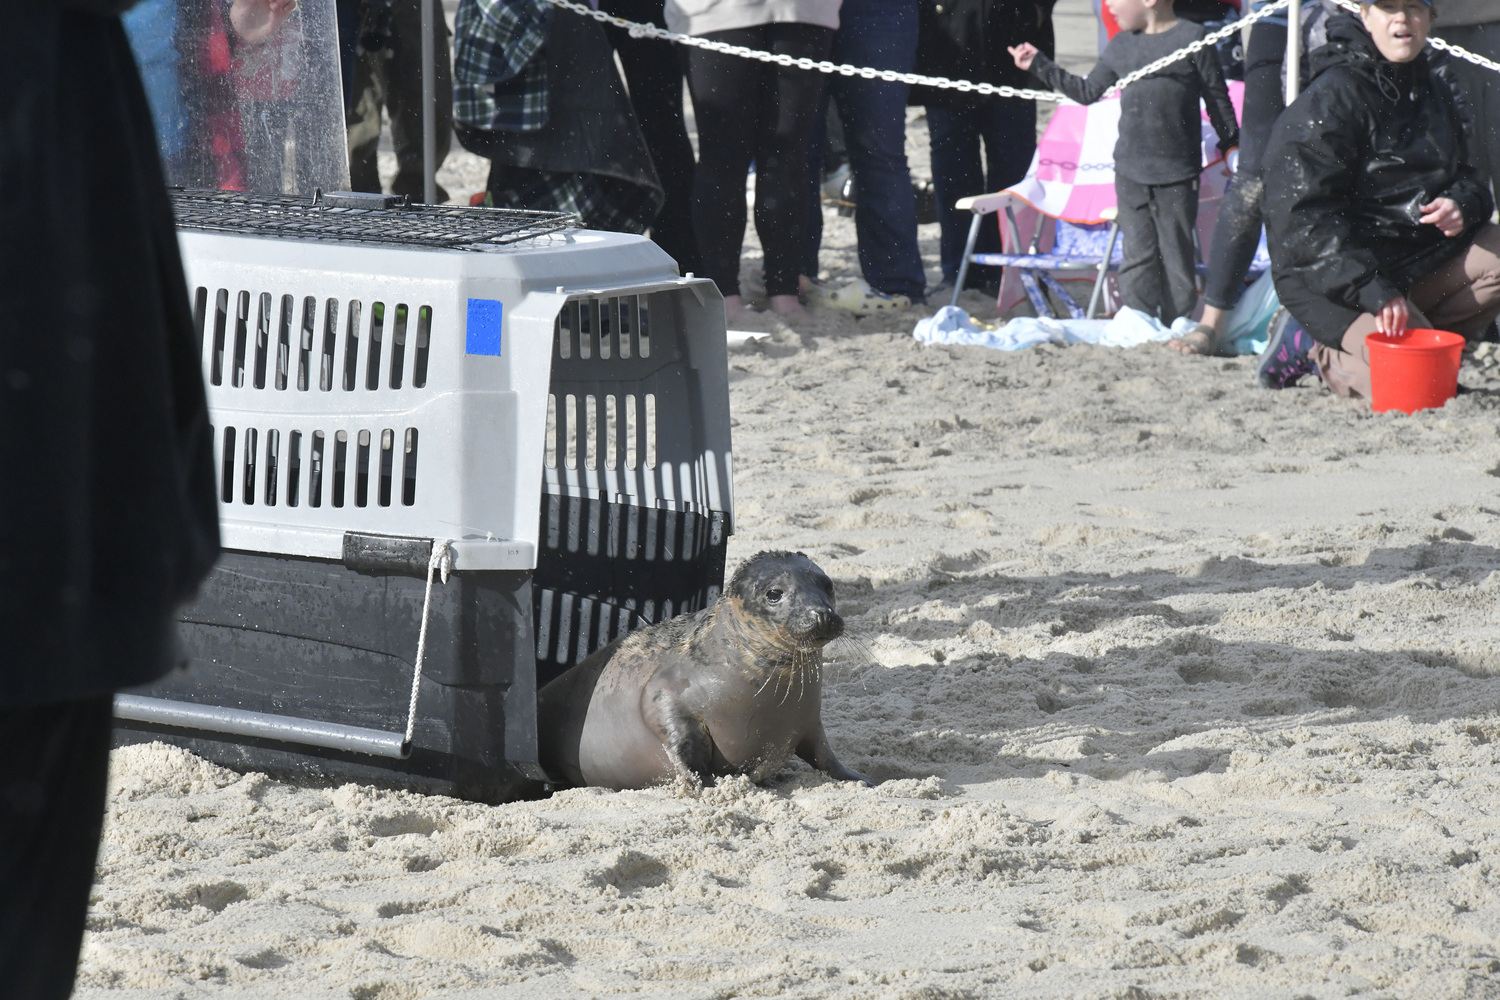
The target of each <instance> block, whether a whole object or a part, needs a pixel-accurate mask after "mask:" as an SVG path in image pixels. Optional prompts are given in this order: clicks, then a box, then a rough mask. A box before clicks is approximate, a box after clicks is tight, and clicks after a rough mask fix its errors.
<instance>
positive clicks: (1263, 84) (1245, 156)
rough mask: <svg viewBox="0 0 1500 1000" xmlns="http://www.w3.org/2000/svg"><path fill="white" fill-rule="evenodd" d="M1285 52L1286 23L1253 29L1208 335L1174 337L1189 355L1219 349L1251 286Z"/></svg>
mask: <svg viewBox="0 0 1500 1000" xmlns="http://www.w3.org/2000/svg"><path fill="white" fill-rule="evenodd" d="M1285 55H1286V28H1285V27H1283V26H1281V25H1278V24H1267V23H1265V22H1261V23H1259V24H1256V25H1255V26H1254V27H1253V28H1251V29H1250V43H1249V45H1248V46H1246V49H1245V102H1244V112H1243V116H1242V118H1241V121H1240V155H1239V166H1238V168H1237V172H1236V174H1235V176H1234V180H1232V181H1231V182H1230V184H1229V190H1227V191H1226V192H1225V193H1224V200H1223V202H1222V203H1221V204H1220V206H1219V218H1218V220H1217V221H1216V222H1215V223H1214V235H1213V242H1212V243H1210V244H1209V249H1208V253H1209V262H1208V263H1209V266H1208V279H1207V283H1206V286H1205V288H1204V293H1203V302H1204V305H1203V322H1202V323H1201V324H1200V330H1202V331H1203V334H1202V336H1201V337H1200V338H1198V339H1197V340H1188V339H1186V338H1184V339H1182V340H1174V341H1172V342H1171V344H1172V346H1174V347H1176V348H1177V349H1178V350H1179V351H1182V352H1183V353H1185V354H1207V353H1211V352H1212V351H1213V350H1214V349H1215V347H1216V346H1217V341H1218V338H1219V337H1220V335H1222V334H1223V332H1224V322H1225V320H1226V319H1227V318H1228V316H1229V311H1230V310H1231V309H1233V308H1234V305H1235V303H1236V302H1238V301H1239V298H1240V295H1241V293H1242V292H1243V291H1244V289H1245V272H1246V271H1248V270H1249V268H1250V262H1251V261H1252V260H1253V259H1254V258H1255V250H1256V248H1257V247H1258V246H1259V245H1260V230H1261V224H1262V221H1263V219H1262V215H1261V197H1262V195H1263V193H1264V190H1265V187H1264V184H1263V182H1262V181H1261V175H1260V165H1261V159H1262V157H1263V156H1264V155H1265V148H1266V143H1267V142H1268V141H1269V140H1270V137H1271V126H1273V125H1274V124H1276V116H1277V115H1279V114H1281V111H1282V109H1283V108H1284V107H1285V103H1284V102H1283V100H1282V96H1283V94H1282V86H1281V64H1282V61H1283V60H1284V58H1285ZM1194 332H1195V333H1198V332H1199V331H1194Z"/></svg>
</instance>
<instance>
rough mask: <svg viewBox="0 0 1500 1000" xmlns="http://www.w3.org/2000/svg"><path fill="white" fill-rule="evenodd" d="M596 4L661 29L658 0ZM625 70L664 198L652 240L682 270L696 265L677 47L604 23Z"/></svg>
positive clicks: (662, 21) (689, 147)
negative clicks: (633, 35)
mask: <svg viewBox="0 0 1500 1000" xmlns="http://www.w3.org/2000/svg"><path fill="white" fill-rule="evenodd" d="M599 9H600V10H603V11H607V12H608V13H611V14H615V15H617V16H619V17H623V18H625V19H626V20H629V21H637V22H640V23H645V24H654V25H656V26H657V27H659V28H665V27H666V26H667V22H666V20H665V18H664V17H663V16H662V0H603V2H601V3H600V5H599ZM605 30H606V32H607V33H608V35H609V40H610V44H611V45H613V46H614V48H615V51H616V52H617V53H618V54H619V56H620V65H621V66H623V67H624V69H625V85H626V87H627V88H628V89H629V91H630V104H631V106H632V107H633V108H634V109H635V117H636V120H637V121H638V122H639V123H640V126H641V134H642V135H643V136H644V137H645V139H646V148H647V149H649V150H650V151H651V161H652V163H653V164H654V165H655V166H656V176H657V177H658V178H659V179H660V180H661V186H662V192H663V193H664V194H665V195H666V200H665V201H664V202H663V203H662V206H661V211H660V212H659V213H658V214H657V216H656V221H655V222H654V223H652V225H651V239H652V240H653V241H655V243H656V245H657V246H659V247H661V248H662V249H663V250H665V251H666V252H667V253H668V254H670V255H671V256H672V259H673V260H675V261H677V267H678V268H679V269H680V270H681V271H682V272H683V273H684V274H686V273H687V272H689V271H693V272H697V271H698V270H699V269H700V266H701V265H700V264H699V261H698V243H697V240H695V239H694V238H693V144H692V143H691V142H690V141H689V140H688V134H687V123H686V119H685V118H684V116H683V113H682V65H683V64H682V59H681V52H680V51H679V50H678V48H677V47H676V46H674V45H673V44H672V43H671V42H663V41H660V40H657V39H652V38H631V37H630V34H629V32H626V31H624V30H623V29H620V28H614V27H606V29H605Z"/></svg>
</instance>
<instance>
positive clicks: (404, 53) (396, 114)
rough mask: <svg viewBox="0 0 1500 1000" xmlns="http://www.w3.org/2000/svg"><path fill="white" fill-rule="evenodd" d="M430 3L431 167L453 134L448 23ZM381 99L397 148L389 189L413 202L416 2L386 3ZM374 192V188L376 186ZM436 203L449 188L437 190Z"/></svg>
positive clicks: (416, 179)
mask: <svg viewBox="0 0 1500 1000" xmlns="http://www.w3.org/2000/svg"><path fill="white" fill-rule="evenodd" d="M429 2H430V3H431V4H432V6H433V25H434V28H435V29H436V30H435V31H434V32H433V59H434V63H433V69H434V71H435V73H434V77H433V88H434V89H433V93H434V96H435V98H436V99H435V101H434V102H433V109H432V110H433V114H434V115H435V116H436V122H435V124H436V126H437V148H436V150H435V153H436V163H435V165H434V167H433V169H434V171H435V170H437V169H438V168H439V167H441V166H442V164H443V161H444V160H445V159H447V158H448V149H449V147H450V146H451V144H452V137H453V72H452V69H451V66H452V62H451V60H450V59H449V57H448V24H447V22H446V21H444V20H443V8H442V3H441V0H429ZM384 70H385V101H386V109H387V112H388V113H389V114H390V118H391V145H392V146H393V147H394V148H395V150H396V176H395V178H394V179H393V180H392V181H391V193H392V194H397V195H402V194H404V195H406V196H408V197H409V198H411V199H412V200H413V201H421V200H422V196H423V183H422V180H423V176H422V6H421V0H395V2H394V4H393V5H392V7H391V54H390V58H389V59H387V60H386V61H385V66H384ZM376 190H379V189H378V188H377V189H376ZM437 200H438V202H439V203H441V202H445V201H447V200H448V192H447V191H445V190H443V188H442V187H441V186H439V187H438V189H437Z"/></svg>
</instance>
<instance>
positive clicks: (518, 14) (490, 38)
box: [453, 0, 552, 132]
mask: <svg viewBox="0 0 1500 1000" xmlns="http://www.w3.org/2000/svg"><path fill="white" fill-rule="evenodd" d="M551 15H552V5H551V4H549V3H547V2H546V0H459V4H458V16H457V18H456V20H455V23H454V31H453V36H454V43H455V44H454V53H453V57H454V58H453V117H454V118H455V119H456V120H457V121H459V122H460V123H462V124H464V125H469V126H471V127H473V128H479V129H487V130H502V131H509V132H530V131H534V130H536V129H539V128H541V127H542V126H544V125H546V124H547V89H548V88H547V65H546V62H545V60H542V59H537V58H534V57H535V56H536V55H537V53H538V52H539V51H540V50H541V48H542V43H543V42H544V41H546V39H547V23H548V18H549V17H551Z"/></svg>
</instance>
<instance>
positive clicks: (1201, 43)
mask: <svg viewBox="0 0 1500 1000" xmlns="http://www.w3.org/2000/svg"><path fill="white" fill-rule="evenodd" d="M547 2H548V3H550V4H552V5H553V6H554V7H561V8H562V9H563V10H570V11H572V12H573V13H575V14H581V15H583V16H584V17H591V18H593V19H594V20H596V21H598V22H600V23H601V24H609V25H613V26H614V27H616V28H623V29H624V30H625V31H627V32H629V34H630V37H631V38H654V39H658V40H660V41H664V42H676V43H677V44H679V45H690V46H692V47H693V48H698V49H704V50H707V51H709V52H719V53H722V54H723V55H726V56H740V57H742V58H745V59H754V60H756V61H757V62H763V63H771V64H774V65H776V66H788V67H792V68H795V69H803V70H812V71H815V72H818V73H828V74H831V75H836V76H851V77H852V76H857V77H859V78H860V79H862V80H882V81H884V82H886V83H904V84H906V85H908V86H911V87H934V88H936V89H938V90H957V91H961V92H963V93H970V94H979V95H981V96H985V97H988V96H994V97H1019V98H1022V99H1024V100H1028V101H1063V100H1066V99H1067V98H1065V97H1064V96H1063V95H1062V94H1057V93H1053V92H1052V91H1050V90H1034V89H1032V88H1030V87H1008V86H1004V85H1002V84H996V83H975V82H974V81H972V80H950V79H949V78H947V77H943V76H923V75H922V74H920V73H902V72H900V71H899V70H893V69H872V68H871V67H869V66H853V65H850V64H848V63H833V62H827V61H819V60H815V59H806V58H803V59H798V58H795V57H793V56H789V55H779V54H777V53H775V52H766V51H765V50H763V49H750V48H745V47H744V46H742V45H730V44H729V43H727V42H717V41H714V40H712V39H709V38H700V37H698V36H696V35H680V34H678V33H677V32H675V31H668V30H666V29H665V28H658V27H657V26H656V25H654V24H640V23H638V22H636V21H627V20H625V19H624V18H623V17H616V16H614V15H613V14H608V13H605V12H604V11H602V10H595V9H593V8H592V7H589V6H588V5H587V4H582V3H577V2H576V0H547ZM1290 2H1291V0H1276V2H1275V3H1273V4H1271V5H1269V6H1267V7H1263V8H1261V9H1260V10H1258V11H1256V12H1255V13H1254V14H1251V15H1250V16H1249V17H1246V18H1243V19H1241V20H1238V21H1234V22H1232V23H1230V24H1228V25H1225V26H1224V27H1223V28H1220V29H1219V30H1218V31H1215V32H1213V33H1212V34H1209V35H1205V36H1204V37H1202V38H1200V39H1198V41H1196V42H1194V43H1193V44H1191V45H1189V46H1187V47H1185V48H1182V49H1179V50H1177V51H1176V52H1173V53H1172V54H1170V55H1168V56H1164V57H1163V58H1161V59H1158V60H1156V62H1154V63H1152V64H1151V65H1149V66H1146V67H1143V68H1142V69H1138V70H1136V71H1135V72H1134V73H1131V74H1129V75H1128V76H1126V77H1123V78H1122V79H1120V80H1118V81H1116V82H1115V84H1114V86H1112V87H1111V88H1110V89H1109V93H1111V94H1114V93H1118V92H1119V91H1121V90H1123V89H1124V88H1125V87H1128V86H1129V85H1130V84H1132V83H1135V82H1136V81H1138V80H1141V79H1143V78H1145V77H1147V76H1150V75H1151V74H1152V73H1155V72H1157V71H1158V70H1160V69H1162V68H1164V67H1166V66H1170V65H1172V63H1174V62H1176V61H1178V60H1179V59H1185V58H1187V57H1188V56H1190V55H1192V54H1193V53H1194V52H1198V51H1200V50H1202V49H1204V48H1207V47H1208V46H1210V45H1214V44H1216V43H1218V42H1219V41H1220V40H1222V39H1224V38H1228V37H1229V36H1230V35H1232V34H1234V33H1235V32H1237V31H1240V30H1242V29H1243V28H1245V27H1246V26H1248V25H1250V24H1254V23H1255V22H1256V21H1259V20H1260V19H1261V18H1263V17H1269V16H1270V15H1272V14H1274V13H1276V12H1277V11H1279V10H1281V9H1282V8H1284V7H1286V6H1287V4H1288V3H1290Z"/></svg>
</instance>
